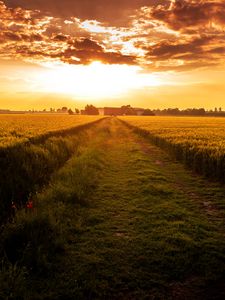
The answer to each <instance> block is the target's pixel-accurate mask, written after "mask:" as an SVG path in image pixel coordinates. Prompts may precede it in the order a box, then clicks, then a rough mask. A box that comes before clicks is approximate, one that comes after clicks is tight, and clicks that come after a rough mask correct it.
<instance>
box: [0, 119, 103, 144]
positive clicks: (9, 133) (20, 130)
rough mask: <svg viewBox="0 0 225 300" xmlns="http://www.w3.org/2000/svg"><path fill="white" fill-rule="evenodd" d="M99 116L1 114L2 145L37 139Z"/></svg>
mask: <svg viewBox="0 0 225 300" xmlns="http://www.w3.org/2000/svg"><path fill="white" fill-rule="evenodd" d="M99 118H100V117H99V116H74V115H72V116H69V115H38V114H36V115H35V114H33V115H32V114H25V115H3V114H2V115H0V147H8V146H11V145H13V144H15V143H21V142H24V141H29V140H32V138H33V139H37V138H38V137H42V136H45V135H48V134H51V133H53V132H56V131H62V130H66V129H70V128H74V127H76V126H80V125H84V124H86V123H89V122H92V121H95V120H97V119H99Z"/></svg>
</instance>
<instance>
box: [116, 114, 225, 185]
mask: <svg viewBox="0 0 225 300" xmlns="http://www.w3.org/2000/svg"><path fill="white" fill-rule="evenodd" d="M121 120H122V121H125V122H126V124H127V125H129V126H131V128H135V129H136V132H137V133H138V134H140V135H142V136H144V137H148V139H149V140H150V141H151V142H153V143H154V144H155V145H157V146H159V147H161V148H162V149H164V150H166V151H167V152H169V153H170V154H171V155H172V156H174V157H175V158H176V159H177V160H179V161H181V162H183V163H184V164H185V165H187V166H188V167H189V168H192V170H194V171H195V172H197V173H198V174H201V175H204V176H206V177H208V178H212V179H214V180H217V181H220V182H222V183H224V182H225V143H224V129H225V119H224V118H203V117H199V118H196V117H194V118H193V117H189V118H185V117H154V118H148V117H146V118H140V117H122V118H121Z"/></svg>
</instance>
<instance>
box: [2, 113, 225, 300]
mask: <svg viewBox="0 0 225 300" xmlns="http://www.w3.org/2000/svg"><path fill="white" fill-rule="evenodd" d="M65 117H66V116H65ZM72 117H73V116H72ZM7 118H8V120H9V119H10V117H8V116H7ZM68 118H70V116H68ZM74 118H75V119H76V118H77V117H76V116H74ZM46 119H47V117H46ZM80 120H82V117H80ZM86 120H87V119H83V123H82V124H83V125H82V126H81V127H77V128H76V127H75V128H74V126H73V125H72V127H73V129H70V127H68V128H67V129H66V130H64V129H65V128H63V130H62V128H60V130H59V131H58V130H57V129H56V128H54V130H56V131H54V132H51V134H50V135H48V134H47V135H45V136H44V138H43V135H42V134H43V133H41V130H42V129H41V128H40V131H39V130H38V131H37V132H38V135H39V134H41V135H42V138H41V139H40V138H37V139H35V134H34V133H33V134H31V140H29V141H28V140H26V142H25V143H24V142H21V143H16V144H13V145H11V146H8V147H2V149H1V157H0V159H1V166H3V167H2V169H1V172H0V176H1V177H0V184H1V185H0V188H1V189H0V192H1V197H0V199H1V204H0V205H1V215H0V216H1V224H2V225H1V227H0V228H1V230H0V239H1V244H0V262H1V264H0V300H9V299H10V300H17V299H21V300H42V299H46V300H47V299H48V300H61V299H68V300H70V299H71V300H72V299H78V300H86V299H91V300H92V299H100V300H103V299H113V300H114V299H115V300H117V299H119V300H124V299H125V300H128V299H129V300H131V299H132V300H139V299H141V300H142V299H150V300H155V299H159V300H164V299H166V300H167V299H168V300H174V299H175V300H186V299H193V300H212V299H217V300H222V299H225V288H224V287H225V284H224V283H225V240H224V235H225V202H224V199H225V190H224V186H223V185H222V184H221V183H220V182H219V181H220V178H218V177H217V181H216V180H215V181H214V182H212V181H210V180H208V179H207V178H206V177H203V176H199V175H198V174H197V173H196V172H193V171H192V170H191V169H189V168H187V167H186V166H184V164H182V163H181V162H180V161H179V160H177V158H180V157H179V155H178V152H176V151H175V150H176V149H177V148H176V147H177V145H179V146H178V148H179V149H189V151H191V150H190V149H193V151H197V152H200V150H201V149H204V151H206V150H205V149H208V150H207V151H209V152H210V151H211V152H210V153H211V155H212V156H213V155H214V154H215V153H217V155H222V149H224V148H223V145H222V144H223V142H222V141H223V138H224V137H223V128H224V127H225V121H223V119H205V118H164V117H162V118H158V117H151V118H150V117H121V118H115V117H108V118H102V119H99V118H97V119H92V121H93V122H92V123H88V124H87V121H86ZM88 120H90V118H88ZM49 122H50V121H49ZM68 122H69V121H68ZM85 122H86V123H85ZM21 124H22V123H21ZM28 124H29V122H28ZM49 124H50V123H49ZM85 124H86V125H85ZM62 125H63V126H64V125H65V124H62ZM28 126H29V125H28ZM68 126H69V125H68ZM11 128H13V125H11ZM15 128H16V126H15ZM42 128H43V127H42ZM49 128H50V127H49ZM11 130H12V129H11ZM49 130H50V131H52V130H53V128H51V129H49ZM39 132H40V133H39ZM214 133H215V138H212V137H214ZM44 134H45V133H44ZM25 135H26V134H25ZM196 136H197V137H196ZM33 137H34V139H33ZM178 137H179V138H178ZM210 137H211V139H210ZM216 139H217V142H216V141H215V140H216ZM22 140H23V139H22ZM178 140H179V141H180V142H179V143H178ZM198 141H199V143H198ZM214 141H215V143H214ZM219 141H220V143H219ZM191 144H192V148H191V146H189V145H191ZM185 145H186V147H188V148H185ZM216 145H217V147H221V148H220V149H221V152H220V151H219V149H217V152H216V151H215V150H214V151H213V150H212V149H215V148H216ZM219 145H220V146H219ZM158 146H160V147H158ZM197 147H199V148H197ZM213 147H214V148H213ZM161 148H163V149H161ZM197 149H200V150H197ZM165 150H166V151H165ZM180 151H181V150H180ZM182 151H184V150H182ZM185 151H187V150H185ZM182 153H183V152H182ZM181 160H182V159H181ZM182 161H183V162H184V163H185V164H186V163H187V162H186V161H185V160H182ZM190 167H191V165H190ZM214 179H216V177H214ZM221 181H222V180H221ZM12 202H13V205H12Z"/></svg>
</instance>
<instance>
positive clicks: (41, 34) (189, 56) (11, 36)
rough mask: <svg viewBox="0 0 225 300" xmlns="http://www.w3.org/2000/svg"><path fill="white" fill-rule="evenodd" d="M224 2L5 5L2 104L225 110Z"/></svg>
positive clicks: (0, 20)
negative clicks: (91, 104)
mask: <svg viewBox="0 0 225 300" xmlns="http://www.w3.org/2000/svg"><path fill="white" fill-rule="evenodd" d="M224 32H225V2H224V1H222V0H220V1H219V0H206V1H195V0H179V1H178V0H171V1H159V0H114V1H106V0H95V1H94V0H83V1H70V0H64V1H61V0H54V1H53V0H38V1H35V0H33V1H26V0H8V1H0V108H10V109H31V108H35V109H41V108H49V107H59V106H62V105H67V106H69V107H72V108H74V107H82V106H84V105H85V104H86V103H93V104H94V105H96V106H108V105H110V106H112V105H115V106H117V105H119V106H121V105H123V104H131V105H132V106H136V107H150V108H164V107H180V108H187V107H205V108H214V107H215V106H218V107H223V108H224V109H225V99H224V95H225V68H224V59H225V58H224V54H225V39H224V37H225V33H224Z"/></svg>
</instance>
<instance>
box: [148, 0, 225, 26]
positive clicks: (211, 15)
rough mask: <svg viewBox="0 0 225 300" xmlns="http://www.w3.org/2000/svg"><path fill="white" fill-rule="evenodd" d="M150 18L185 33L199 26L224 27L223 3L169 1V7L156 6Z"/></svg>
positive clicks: (211, 1) (208, 0)
mask: <svg viewBox="0 0 225 300" xmlns="http://www.w3.org/2000/svg"><path fill="white" fill-rule="evenodd" d="M150 16H151V17H152V18H154V19H156V20H159V21H162V22H164V23H165V24H166V25H168V26H169V27H170V28H172V29H174V30H181V31H185V30H186V29H188V28H193V27H199V26H201V27H202V26H209V27H210V26H211V27H213V26H214V25H221V26H224V25H225V2H224V1H214V0H206V1H196V0H195V1H192V0H171V2H170V5H167V6H166V5H158V6H156V7H154V8H152V9H151V12H150Z"/></svg>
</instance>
